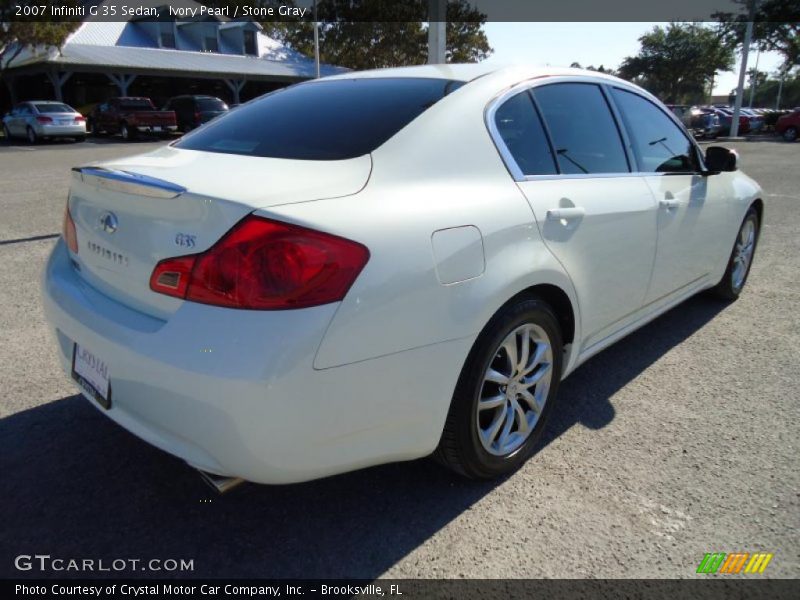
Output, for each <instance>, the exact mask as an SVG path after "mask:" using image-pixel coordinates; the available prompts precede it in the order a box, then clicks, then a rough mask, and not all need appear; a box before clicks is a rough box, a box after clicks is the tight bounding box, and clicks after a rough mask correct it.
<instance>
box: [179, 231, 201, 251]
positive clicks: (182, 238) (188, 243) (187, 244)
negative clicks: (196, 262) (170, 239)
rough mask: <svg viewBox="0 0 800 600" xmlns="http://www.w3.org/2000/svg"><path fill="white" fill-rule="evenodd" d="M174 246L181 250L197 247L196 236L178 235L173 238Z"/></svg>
mask: <svg viewBox="0 0 800 600" xmlns="http://www.w3.org/2000/svg"><path fill="white" fill-rule="evenodd" d="M175 245H176V246H180V247H182V248H194V247H195V246H196V245H197V236H196V235H190V234H188V233H179V234H177V235H176V236H175Z"/></svg>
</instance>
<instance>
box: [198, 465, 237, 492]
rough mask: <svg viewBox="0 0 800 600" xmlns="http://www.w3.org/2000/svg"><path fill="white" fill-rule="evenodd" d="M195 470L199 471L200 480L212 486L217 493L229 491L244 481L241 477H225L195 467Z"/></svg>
mask: <svg viewBox="0 0 800 600" xmlns="http://www.w3.org/2000/svg"><path fill="white" fill-rule="evenodd" d="M197 472H198V473H200V477H201V478H202V480H203V481H205V482H206V483H207V484H208V485H210V486H211V487H212V488H214V491H216V492H217V493H218V494H224V493H226V492H230V491H231V490H232V489H233V488H235V487H236V486H237V485H240V484H242V483H244V479H242V478H241V477H225V476H224V475H215V474H214V473H207V472H205V471H201V470H200V469H197Z"/></svg>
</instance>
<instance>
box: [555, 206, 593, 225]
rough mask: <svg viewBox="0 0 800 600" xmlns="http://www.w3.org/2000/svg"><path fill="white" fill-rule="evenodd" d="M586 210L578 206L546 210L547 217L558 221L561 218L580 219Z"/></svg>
mask: <svg viewBox="0 0 800 600" xmlns="http://www.w3.org/2000/svg"><path fill="white" fill-rule="evenodd" d="M585 214H586V211H585V210H583V209H582V208H581V207H579V206H575V207H573V208H551V209H550V210H548V211H547V218H548V219H550V220H551V221H560V220H561V219H580V218H581V217H582V216H583V215H585Z"/></svg>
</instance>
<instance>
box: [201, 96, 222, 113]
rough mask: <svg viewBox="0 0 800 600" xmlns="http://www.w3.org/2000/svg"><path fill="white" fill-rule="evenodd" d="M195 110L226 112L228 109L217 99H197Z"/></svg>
mask: <svg viewBox="0 0 800 600" xmlns="http://www.w3.org/2000/svg"><path fill="white" fill-rule="evenodd" d="M197 110H228V107H227V106H226V105H225V103H224V102H223V101H222V100H220V99H219V98H198V99H197Z"/></svg>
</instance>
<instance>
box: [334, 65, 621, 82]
mask: <svg viewBox="0 0 800 600" xmlns="http://www.w3.org/2000/svg"><path fill="white" fill-rule="evenodd" d="M495 74H496V75H503V74H505V75H513V74H517V75H518V76H519V77H520V78H521V79H532V78H535V77H545V76H557V75H573V76H575V75H583V76H587V77H596V78H602V79H609V80H614V81H620V80H619V79H618V78H617V77H614V76H612V75H608V74H606V73H600V72H599V71H587V70H585V69H574V68H571V67H538V66H534V65H529V64H494V63H486V62H482V63H451V64H445V65H418V66H414V67H391V68H387V69H372V70H369V71H349V72H347V73H342V74H339V75H332V76H330V77H325V78H324V79H323V80H332V79H366V78H377V77H420V78H431V79H451V80H455V81H465V82H466V81H472V80H473V79H477V78H479V77H483V76H484V75H495Z"/></svg>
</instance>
